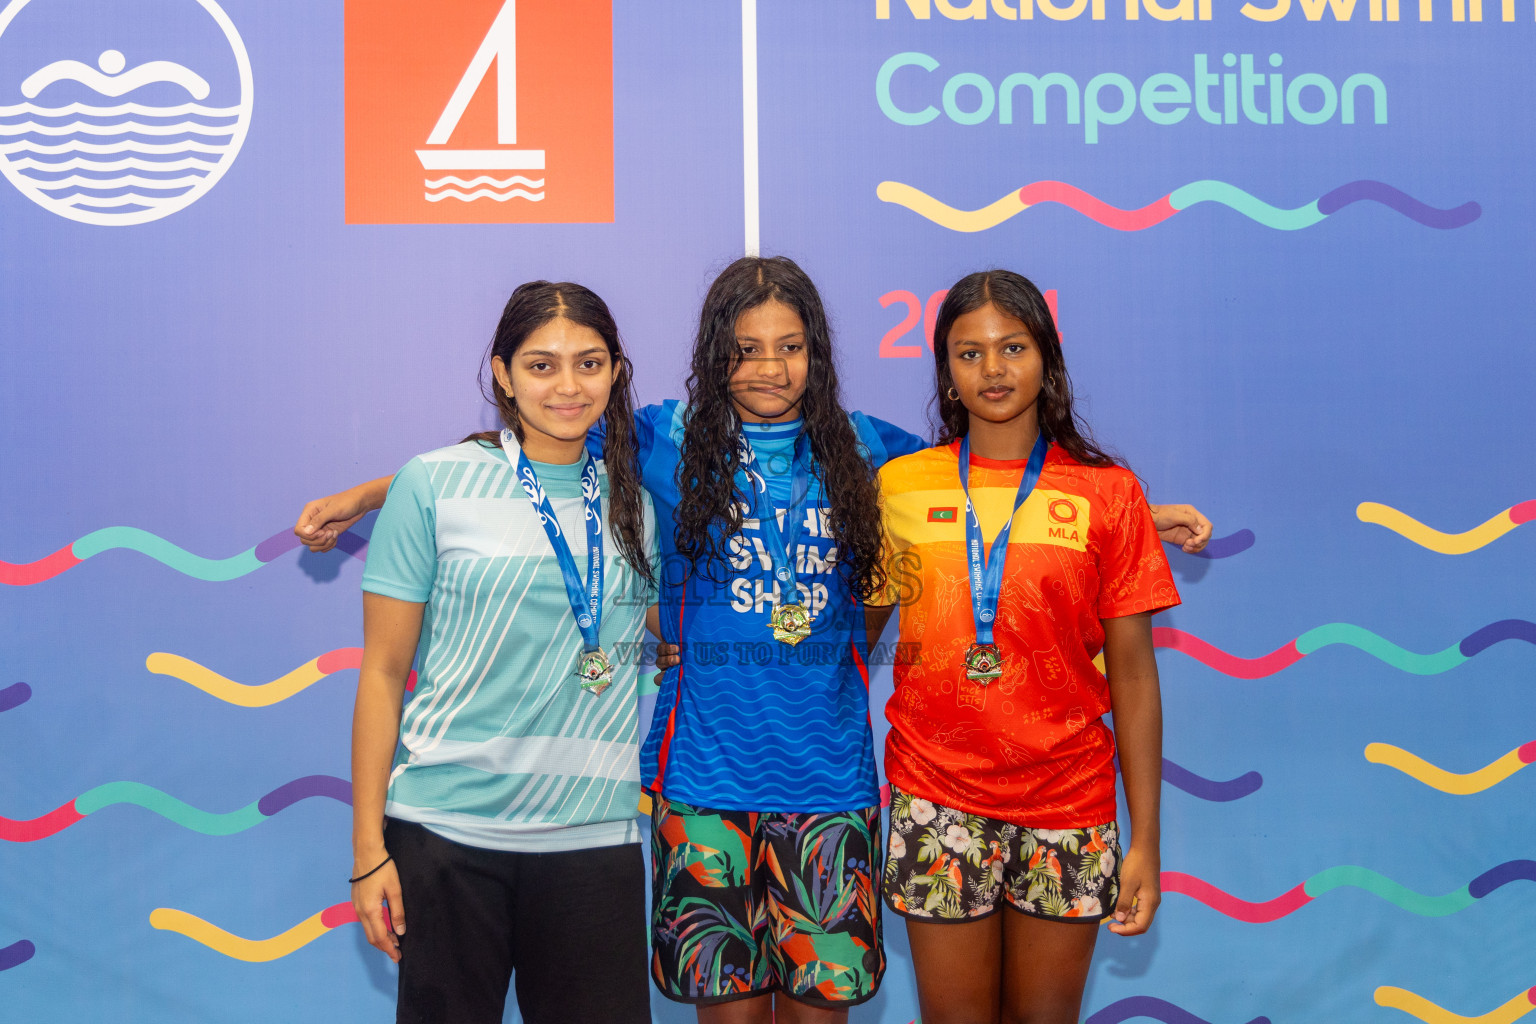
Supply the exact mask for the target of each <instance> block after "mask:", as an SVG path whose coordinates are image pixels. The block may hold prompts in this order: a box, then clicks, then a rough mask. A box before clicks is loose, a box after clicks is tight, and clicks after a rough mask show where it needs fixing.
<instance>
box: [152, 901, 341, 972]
mask: <svg viewBox="0 0 1536 1024" xmlns="http://www.w3.org/2000/svg"><path fill="white" fill-rule="evenodd" d="M356 921H357V913H356V912H355V911H354V910H353V909H352V904H351V903H337V904H336V905H335V906H330V907H326V908H325V909H324V910H322V911H320V912H319V913H318V914H312V915H311V916H309V917H306V918H305V919H304V920H302V921H300V922H299V923H298V924H296V925H294V926H293V927H292V928H289V929H288V930H287V931H285V932H283V933H281V934H280V935H274V936H272V937H271V938H270V939H244V938H241V937H240V936H238V935H233V934H231V933H229V932H227V931H225V930H224V929H222V928H220V927H218V926H217V925H213V924H209V923H208V922H207V921H204V920H203V919H202V918H200V917H198V916H197V915H195V914H189V913H187V912H186V911H185V910H175V909H172V908H170V907H158V908H156V909H155V910H153V911H152V912H151V913H150V915H149V923H150V926H151V927H153V928H157V929H159V930H160V931H163V932H176V933H177V934H178V935H185V936H186V937H187V938H189V939H191V940H192V941H193V942H200V943H202V944H203V945H205V946H207V947H208V948H209V949H211V950H213V951H214V952H215V953H223V954H224V955H225V956H227V957H231V958H233V959H235V960H244V961H246V962H247V963H258V964H259V963H266V962H268V961H270V960H277V959H280V958H282V957H285V956H287V955H288V954H289V953H292V952H293V951H294V950H296V949H302V948H303V947H304V946H307V945H309V944H310V943H311V942H314V941H315V940H316V939H318V938H319V937H320V936H322V935H324V934H325V933H326V932H328V931H331V930H332V929H335V928H340V927H341V926H342V925H344V924H352V923H354V922H356Z"/></svg>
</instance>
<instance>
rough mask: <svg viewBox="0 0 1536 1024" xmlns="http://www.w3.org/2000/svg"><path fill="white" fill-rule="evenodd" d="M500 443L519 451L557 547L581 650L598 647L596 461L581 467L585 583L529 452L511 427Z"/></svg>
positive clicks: (599, 502) (528, 486) (520, 465)
mask: <svg viewBox="0 0 1536 1024" xmlns="http://www.w3.org/2000/svg"><path fill="white" fill-rule="evenodd" d="M501 446H502V448H503V449H505V450H506V453H507V456H508V457H509V458H510V457H511V455H512V452H513V450H514V449H515V450H516V451H517V476H518V479H519V480H520V481H522V485H523V490H524V491H525V492H526V493H527V495H528V500H529V501H531V502H533V509H534V511H535V512H537V513H538V514H539V520H540V522H542V523H543V524H544V534H545V536H547V537H548V538H549V543H550V546H551V547H553V548H554V549H555V560H556V561H558V562H559V563H560V575H561V576H562V577H563V578H564V580H565V596H566V598H567V599H568V600H569V601H570V602H571V611H572V613H573V614H574V615H575V616H576V626H577V628H578V629H580V630H581V643H582V649H583V650H585V651H596V650H598V631H599V629H600V628H601V626H602V624H603V496H602V492H601V490H600V489H599V487H598V482H597V463H596V462H594V461H593V459H592V455H591V454H590V453H585V454H586V456H587V464H586V465H585V466H584V467H582V470H581V497H582V502H583V504H584V506H585V513H586V523H587V579H586V583H585V586H583V583H582V579H581V574H580V572H579V571H578V570H577V568H576V556H575V555H572V554H571V546H570V544H568V543H566V540H565V534H564V532H562V531H561V529H560V520H559V519H557V518H556V517H555V509H554V506H553V505H551V504H550V502H549V495H547V494H545V493H544V488H543V487H542V486H540V484H539V475H538V474H537V473H535V472H534V471H533V464H532V463H531V462H529V461H528V455H527V453H526V452H524V451H523V450H522V449H521V448H518V446H517V439H516V437H515V436H514V435H513V433H512V431H510V430H503V431H502V432H501Z"/></svg>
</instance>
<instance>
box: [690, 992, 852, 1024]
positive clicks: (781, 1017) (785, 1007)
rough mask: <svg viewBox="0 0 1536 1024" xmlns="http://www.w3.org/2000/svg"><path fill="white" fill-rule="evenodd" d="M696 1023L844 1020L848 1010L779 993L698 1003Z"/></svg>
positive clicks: (838, 1023)
mask: <svg viewBox="0 0 1536 1024" xmlns="http://www.w3.org/2000/svg"><path fill="white" fill-rule="evenodd" d="M698 1011H699V1024H843V1022H844V1021H846V1020H847V1019H848V1011H847V1010H828V1009H825V1008H823V1007H820V1006H810V1005H807V1004H806V1003H801V1002H797V1001H796V1000H793V999H790V998H789V997H788V996H785V995H783V994H782V993H775V994H773V995H763V996H754V997H753V998H751V999H737V1000H735V1001H734V1002H730V1003H716V1004H715V1005H713V1006H700V1007H699V1008H698Z"/></svg>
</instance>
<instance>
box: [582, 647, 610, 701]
mask: <svg viewBox="0 0 1536 1024" xmlns="http://www.w3.org/2000/svg"><path fill="white" fill-rule="evenodd" d="M576 675H577V676H578V677H579V678H580V679H581V688H582V689H583V690H586V691H587V692H588V693H590V694H592V695H593V696H598V697H600V696H602V693H603V691H604V690H606V689H608V687H609V686H611V685H612V684H613V662H611V661H609V660H608V655H607V653H606V652H605V651H604V650H603V649H602V648H601V647H599V648H597V649H596V650H591V651H583V652H582V655H581V657H580V658H579V659H577V661H576Z"/></svg>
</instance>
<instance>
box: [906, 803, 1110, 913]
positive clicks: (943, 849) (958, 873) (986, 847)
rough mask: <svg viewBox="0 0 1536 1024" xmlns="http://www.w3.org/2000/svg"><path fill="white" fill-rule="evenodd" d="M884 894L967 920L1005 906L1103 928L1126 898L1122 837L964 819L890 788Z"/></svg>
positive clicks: (1101, 829) (909, 907)
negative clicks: (1002, 901) (1100, 924)
mask: <svg viewBox="0 0 1536 1024" xmlns="http://www.w3.org/2000/svg"><path fill="white" fill-rule="evenodd" d="M886 852H887V856H886V861H885V875H884V882H883V885H882V890H883V892H884V895H885V901H886V903H888V904H889V905H890V907H891V909H892V910H894V911H896V913H898V914H901V915H903V916H906V917H911V918H917V919H918V920H924V921H966V920H973V919H975V918H978V917H986V916H987V915H989V914H992V913H994V912H995V911H996V910H997V909H998V907H999V906H1000V903H999V897H1001V898H1002V899H1005V900H1007V902H1008V905H1009V906H1011V907H1013V908H1014V909H1015V910H1019V911H1022V912H1024V913H1026V914H1032V915H1034V916H1035V917H1050V918H1059V919H1062V920H1072V921H1102V920H1103V919H1104V918H1106V917H1108V916H1109V915H1111V914H1113V913H1114V912H1115V903H1116V901H1118V900H1119V898H1120V830H1119V828H1118V827H1117V826H1116V824H1115V823H1114V822H1109V823H1108V824H1106V825H1095V826H1093V827H1092V828H1074V829H1048V828H1028V827H1025V826H1022V825H1013V824H1010V823H1008V822H1006V821H999V820H998V819H996V818H986V817H982V816H981V815H977V814H967V813H966V812H965V811H957V810H955V809H954V808H952V807H945V806H944V805H943V804H936V803H934V802H932V801H931V800H924V799H923V798H922V797H915V796H912V795H911V794H910V793H903V792H902V791H901V790H899V789H897V788H895V787H894V786H893V787H891V835H890V842H889V844H888V846H887V851H886Z"/></svg>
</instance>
